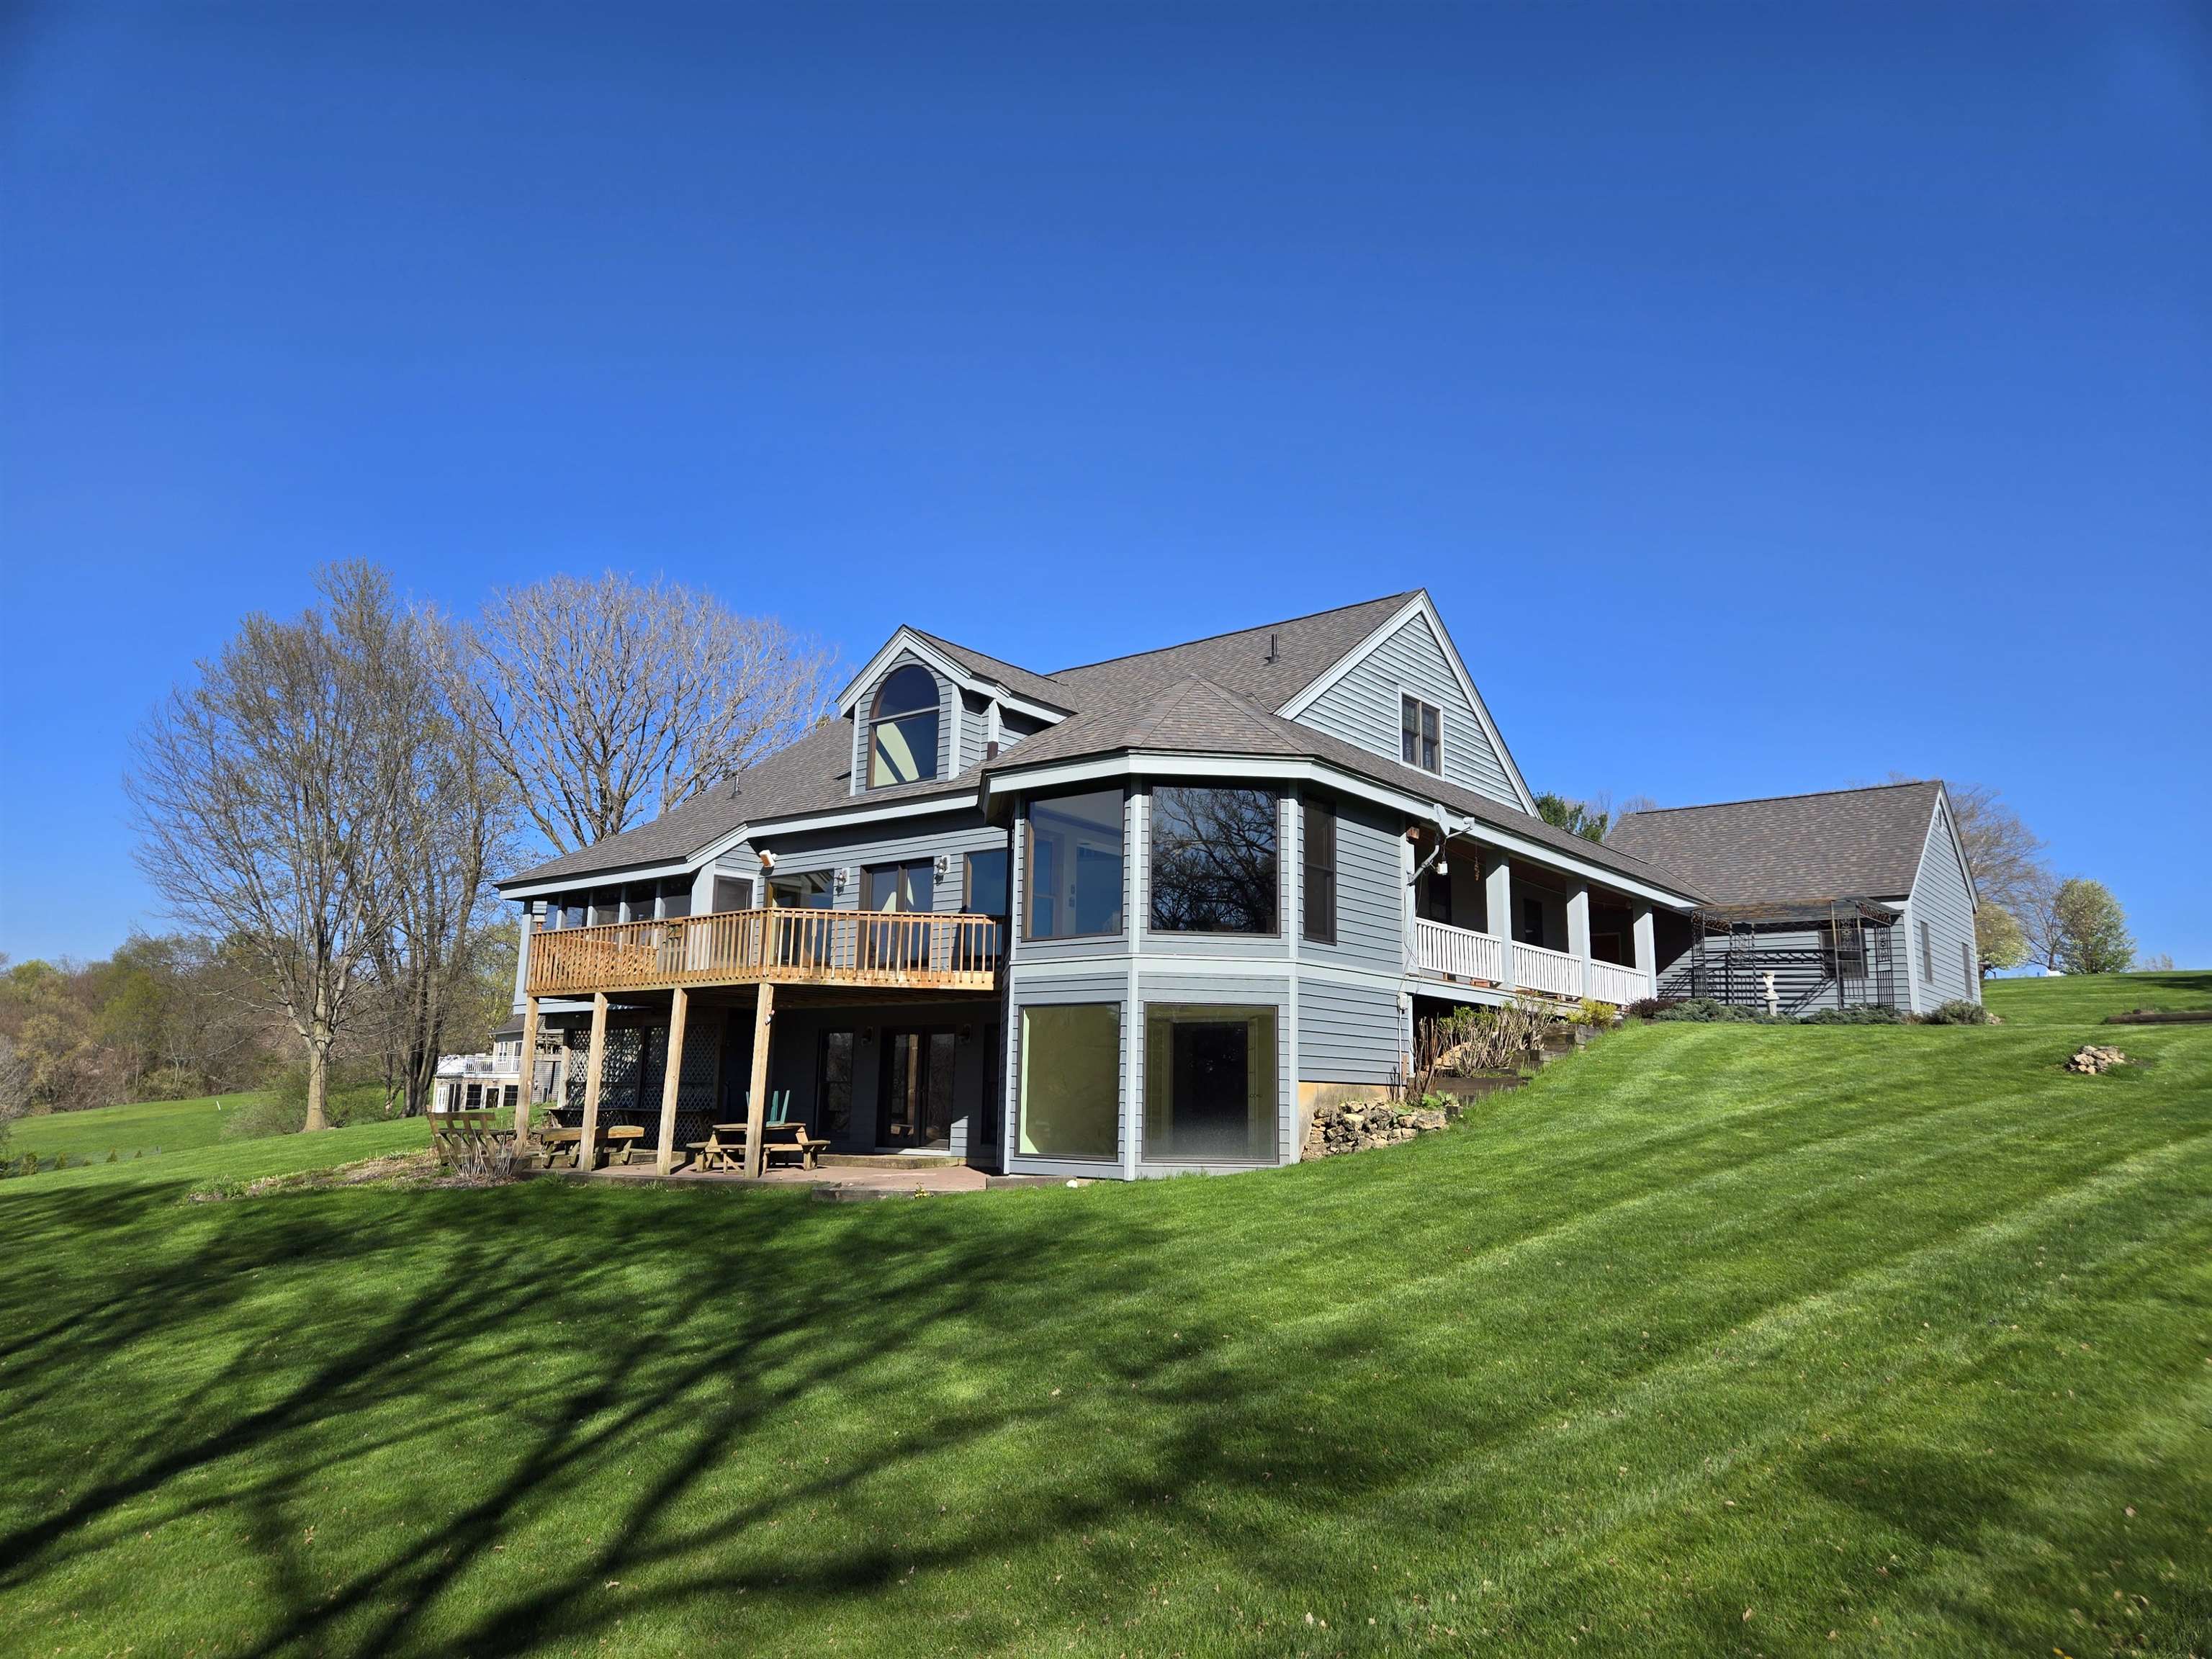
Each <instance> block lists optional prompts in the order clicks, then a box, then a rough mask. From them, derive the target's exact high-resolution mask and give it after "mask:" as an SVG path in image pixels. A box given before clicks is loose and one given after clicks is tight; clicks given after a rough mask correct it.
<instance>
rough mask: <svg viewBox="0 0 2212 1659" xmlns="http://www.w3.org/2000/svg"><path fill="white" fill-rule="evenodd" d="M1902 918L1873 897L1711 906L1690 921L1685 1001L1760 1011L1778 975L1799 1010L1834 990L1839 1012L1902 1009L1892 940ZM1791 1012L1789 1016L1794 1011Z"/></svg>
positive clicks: (1780, 990)
mask: <svg viewBox="0 0 2212 1659" xmlns="http://www.w3.org/2000/svg"><path fill="white" fill-rule="evenodd" d="M1902 919H1903V918H1902V917H1901V916H1900V915H1899V913H1898V912H1897V911H1895V910H1893V909H1892V908H1890V907H1889V906H1888V905H1886V904H1883V903H1881V902H1878V901H1876V900H1874V899H1870V898H1857V897H1836V898H1820V899H1808V900H1800V901H1796V902H1788V903H1769V904H1709V905H1703V906H1700V907H1699V908H1697V909H1696V910H1693V911H1692V912H1691V915H1690V954H1689V960H1688V983H1687V985H1686V987H1684V988H1685V990H1686V994H1688V995H1690V996H1693V997H1711V998H1712V999H1713V1000H1716V1001H1718V1002H1727V1003H1734V1004H1738V1005H1741V1006H1756V1005H1757V1004H1758V1003H1759V1002H1760V1001H1762V1000H1765V996H1766V994H1767V978H1768V975H1772V976H1773V982H1774V986H1775V991H1776V995H1777V997H1778V999H1779V998H1781V997H1782V996H1784V987H1787V994H1788V996H1789V997H1790V1000H1792V1001H1793V1002H1794V1003H1795V1004H1796V1006H1802V1005H1803V1003H1804V1001H1805V1000H1807V999H1808V998H1809V997H1811V996H1813V995H1814V994H1819V993H1820V992H1821V991H1822V990H1824V989H1825V987H1826V986H1828V985H1830V984H1832V985H1833V986H1834V987H1835V994H1836V1005H1837V1006H1838V1007H1849V1006H1852V1005H1853V1004H1854V1003H1868V1002H1875V1003H1880V1004H1881V1005H1882V1006H1886V1007H1894V1006H1896V996H1897V981H1896V957H1895V951H1894V948H1893V943H1892V940H1893V933H1894V930H1895V928H1896V927H1897V925H1898V923H1899V921H1901V920H1902ZM1785 1012H1796V1007H1794V1006H1793V1007H1791V1008H1789V1009H1787V1010H1785Z"/></svg>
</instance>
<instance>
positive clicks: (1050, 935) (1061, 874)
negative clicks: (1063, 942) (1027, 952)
mask: <svg viewBox="0 0 2212 1659" xmlns="http://www.w3.org/2000/svg"><path fill="white" fill-rule="evenodd" d="M1028 832H1029V842H1028V845H1027V847H1026V848H1025V849H1024V860H1023V862H1024V866H1025V869H1024V876H1025V880H1024V889H1025V890H1024V894H1023V901H1024V902H1023V906H1022V914H1023V915H1024V918H1025V927H1024V933H1023V937H1024V938H1025V939H1081V938H1084V937H1085V936H1091V935H1097V934H1102V933H1120V932H1121V791H1120V790H1118V789H1099V790H1094V791H1092V792H1091V793H1089V794H1083V795H1059V796H1055V797H1054V798H1053V799H1049V800H1040V801H1032V802H1030V809H1029V825H1028Z"/></svg>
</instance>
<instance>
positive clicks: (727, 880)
mask: <svg viewBox="0 0 2212 1659" xmlns="http://www.w3.org/2000/svg"><path fill="white" fill-rule="evenodd" d="M752 902H753V884H752V883H750V882H749V881H744V880H741V879H739V878H738V877H736V876H717V877H715V878H714V908H715V910H716V911H717V912H720V911H724V910H743V909H746V908H750V906H751V904H752Z"/></svg>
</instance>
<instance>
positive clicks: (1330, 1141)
mask: <svg viewBox="0 0 2212 1659" xmlns="http://www.w3.org/2000/svg"><path fill="white" fill-rule="evenodd" d="M1455 1115H1456V1114H1455V1113H1452V1112H1449V1111H1444V1110H1442V1109H1436V1108H1431V1107H1426V1106H1401V1105H1399V1104H1398V1103H1396V1102H1395V1101H1388V1100H1376V1101H1352V1102H1347V1103H1345V1104H1343V1105H1340V1106H1317V1107H1316V1108H1315V1109H1314V1117H1313V1127H1311V1128H1310V1129H1308V1130H1307V1131H1306V1144H1305V1150H1304V1154H1303V1156H1304V1157H1306V1158H1334V1157H1336V1156H1337V1155H1338V1154H1339V1153H1340V1152H1365V1151H1366V1150H1367V1149H1368V1148H1369V1147H1370V1146H1396V1145H1397V1144H1398V1142H1400V1141H1401V1140H1411V1139H1413V1137H1414V1136H1415V1135H1419V1134H1426V1133H1429V1131H1431V1129H1441V1128H1443V1127H1444V1125H1445V1124H1447V1123H1449V1122H1450V1121H1451V1120H1452V1118H1453V1117H1454V1116H1455Z"/></svg>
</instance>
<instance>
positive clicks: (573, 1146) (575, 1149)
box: [538, 1125, 584, 1170]
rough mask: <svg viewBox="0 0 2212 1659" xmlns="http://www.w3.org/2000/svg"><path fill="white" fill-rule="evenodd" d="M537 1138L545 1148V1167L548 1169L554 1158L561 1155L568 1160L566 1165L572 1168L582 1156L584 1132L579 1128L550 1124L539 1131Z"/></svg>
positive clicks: (551, 1165)
mask: <svg viewBox="0 0 2212 1659" xmlns="http://www.w3.org/2000/svg"><path fill="white" fill-rule="evenodd" d="M538 1144H539V1145H541V1146H544V1148H545V1167H546V1168H547V1169H549V1170H550V1169H551V1168H552V1167H553V1163H554V1160H555V1159H556V1158H562V1157H563V1156H565V1157H566V1158H568V1167H569V1168H571V1169H574V1168H575V1166H576V1164H577V1163H578V1161H579V1160H580V1158H582V1156H583V1151H584V1132H583V1131H582V1130H581V1129H563V1128H561V1127H558V1126H557V1125H556V1126H552V1127H547V1128H545V1129H543V1130H541V1131H539V1133H538Z"/></svg>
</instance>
